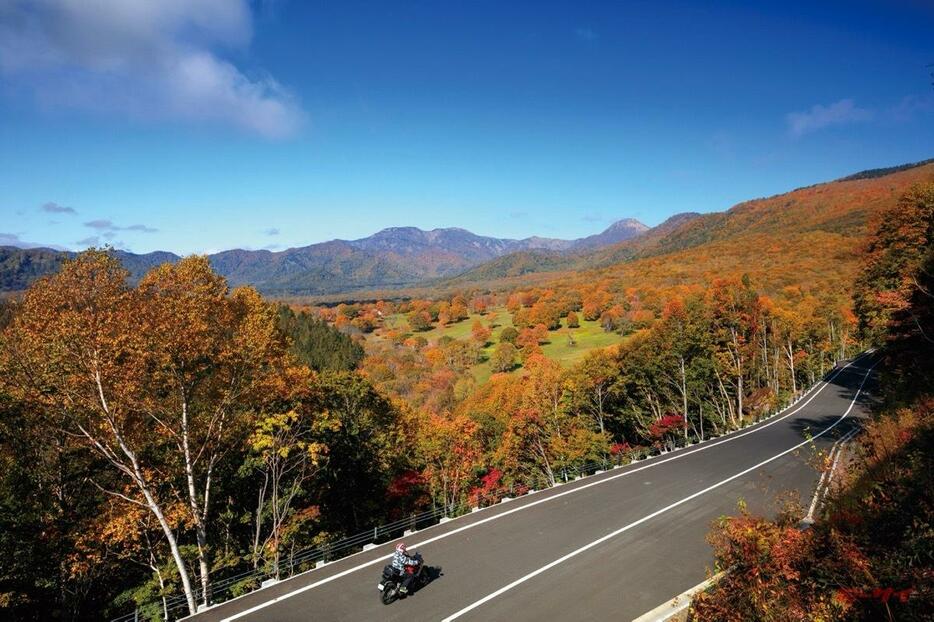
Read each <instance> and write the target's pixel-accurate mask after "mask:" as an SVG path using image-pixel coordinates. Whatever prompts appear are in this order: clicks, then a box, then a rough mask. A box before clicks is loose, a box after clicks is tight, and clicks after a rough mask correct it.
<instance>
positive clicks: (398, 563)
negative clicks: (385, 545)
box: [392, 551, 418, 572]
mask: <svg viewBox="0 0 934 622" xmlns="http://www.w3.org/2000/svg"><path fill="white" fill-rule="evenodd" d="M417 563H418V561H417V560H416V559H415V558H414V557H409V556H408V555H406V554H405V553H403V552H402V551H396V552H395V553H393V555H392V567H393V568H395V569H396V570H398V571H400V572H401V571H403V570H405V567H406V566H414V565H415V564H417Z"/></svg>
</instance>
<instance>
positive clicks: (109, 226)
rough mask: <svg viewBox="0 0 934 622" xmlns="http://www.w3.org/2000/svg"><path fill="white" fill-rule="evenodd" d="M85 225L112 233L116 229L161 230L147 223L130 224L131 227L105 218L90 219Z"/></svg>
mask: <svg viewBox="0 0 934 622" xmlns="http://www.w3.org/2000/svg"><path fill="white" fill-rule="evenodd" d="M84 226H85V227H89V228H91V229H97V230H98V231H106V232H108V233H111V232H114V231H141V232H143V233H156V232H157V231H159V230H158V229H155V228H153V227H148V226H146V225H130V226H129V227H118V226H117V225H115V224H114V223H113V222H112V221H110V220H104V219H101V220H90V221H88V222H86V223H84ZM104 235H105V236H106V235H107V234H106V233H105V234H104ZM111 237H113V236H111Z"/></svg>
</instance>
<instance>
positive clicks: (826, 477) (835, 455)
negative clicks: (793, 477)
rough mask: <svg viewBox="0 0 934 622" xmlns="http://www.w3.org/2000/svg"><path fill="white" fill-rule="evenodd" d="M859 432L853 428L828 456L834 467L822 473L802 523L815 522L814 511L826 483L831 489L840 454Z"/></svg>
mask: <svg viewBox="0 0 934 622" xmlns="http://www.w3.org/2000/svg"><path fill="white" fill-rule="evenodd" d="M858 431H859V429H858V428H853V429H852V430H850V431H849V432H847V433H846V434H844V435H843V436H841V437H840V438H838V439H837V442H835V443H834V444H833V447H831V448H830V454H829V455H828V458H830V459H831V460H832V466H831V467H830V469H829V470H827V471H824V472H823V473H821V476H820V480H818V482H817V487H816V488H815V489H814V498H813V499H811V506H810V507H809V508H808V513H807V516H805V517H804V519H803V520H802V521H801V522H802V523H808V524H810V523H813V522H814V511H815V510H816V509H817V502H818V501H819V500H820V498H821V491H822V490H824V488H825V481H826V486H827V487H829V486H830V480H831V479H832V478H833V472H834V470H835V469H836V468H837V460H838V459H839V458H840V453H841V452H842V451H843V446H844V445H845V444H846V443H847V441H849V440H850V439H851V438H853V437H854V436H856V433H857V432H858Z"/></svg>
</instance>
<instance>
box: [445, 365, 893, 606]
mask: <svg viewBox="0 0 934 622" xmlns="http://www.w3.org/2000/svg"><path fill="white" fill-rule="evenodd" d="M876 364H878V363H876ZM876 364H873V365H872V367H870V368H869V369H868V370H867V371H866V375H865V376H863V380H862V382H860V383H859V388H858V389H857V390H856V395H854V396H853V400H852V401H851V402H850V405H849V407H848V408H847V409H846V412H844V413H843V414H842V415H840V417H839V418H838V419H837V420H836V421H834V422H833V423H832V424H830V425H829V426H828V427H826V428H824V429H823V430H822V431H821V432H820V433H818V434H815V435H814V436H812V437H811V438H809V439H807V440H804V441H802V442H800V443H798V444H797V445H795V446H793V447H790V448H789V449H786V450H785V451H783V452H781V453H778V454H775V455H774V456H772V457H771V458H768V459H766V460H763V461H762V462H760V463H759V464H756V465H754V466H751V467H749V468H748V469H744V470H742V471H740V472H739V473H736V474H735V475H731V476H730V477H728V478H726V479H724V480H721V481H719V482H717V483H716V484H712V485H710V486H708V487H707V488H704V489H703V490H698V491H697V492H695V493H693V494H691V495H689V496H687V497H684V498H683V499H681V500H679V501H675V502H674V503H672V504H670V505H666V506H665V507H663V508H662V509H660V510H656V511H654V512H652V513H651V514H648V515H646V516H643V517H642V518H640V519H639V520H637V521H633V522H631V523H629V524H628V525H626V526H624V527H620V528H619V529H617V530H616V531H613V532H611V533H608V534H607V535H605V536H603V537H601V538H598V539H596V540H594V541H593V542H590V543H588V544H585V545H584V546H582V547H580V548H578V549H575V550H573V551H571V552H570V553H568V554H567V555H563V556H561V557H559V558H558V559H556V560H554V561H553V562H550V563H548V564H545V565H544V566H542V567H541V568H539V569H538V570H533V571H532V572H530V573H529V574H527V575H525V576H523V577H520V578H518V579H516V580H515V581H513V582H512V583H510V584H508V585H505V586H503V587H501V588H499V589H498V590H496V591H495V592H493V593H491V594H488V595H486V596H484V597H483V598H481V599H480V600H478V601H476V602H475V603H473V604H470V605H468V606H466V607H464V608H463V609H461V610H460V611H457V612H455V613H453V614H451V615H449V616H448V617H446V618H444V620H442V622H451V620H456V619H457V618H459V617H461V616H463V615H464V614H466V613H469V612H470V611H473V610H474V609H476V608H477V607H479V606H480V605H482V604H484V603H486V602H489V601H491V600H493V599H494V598H496V597H497V596H500V595H502V594H504V593H506V592H508V591H509V590H511V589H513V588H514V587H516V586H518V585H521V584H523V583H525V582H526V581H528V580H529V579H532V578H534V577H537V576H538V575H540V574H542V573H543V572H545V571H546V570H549V569H550V568H554V567H555V566H557V565H559V564H562V563H564V562H566V561H567V560H569V559H571V558H572V557H576V556H577V555H580V554H581V553H583V552H585V551H588V550H590V549H592V548H594V547H595V546H598V545H600V544H603V543H604V542H606V541H607V540H610V539H612V538H615V537H616V536H618V535H620V534H621V533H623V532H626V531H629V530H630V529H632V528H633V527H637V526H639V525H641V524H642V523H645V522H647V521H650V520H652V519H653V518H655V517H656V516H658V515H660V514H664V513H665V512H667V511H669V510H671V509H674V508H676V507H678V506H679V505H683V504H685V503H687V502H688V501H692V500H693V499H696V498H697V497H700V496H701V495H703V494H706V493H708V492H710V491H711V490H714V489H716V488H719V487H720V486H723V485H724V484H727V483H729V482H732V481H733V480H735V479H737V478H740V477H742V476H743V475H746V474H747V473H751V472H752V471H755V470H756V469H758V468H760V467H762V466H765V465H766V464H768V463H770V462H772V461H774V460H778V459H779V458H781V457H782V456H785V455H788V454H789V453H791V452H793V451H795V450H796V449H799V448H801V447H803V446H805V445H807V444H808V443H812V442H813V441H814V439H817V438H820V437H821V436H823V435H824V434H826V433H827V432H829V431H830V430H832V429H833V428H835V427H836V426H837V425H838V424H839V423H840V422H841V421H843V420H844V419H845V418H846V417H847V415H849V414H850V411H851V410H853V406H854V405H855V404H856V400H857V399H858V398H859V394H860V393H861V392H862V390H863V385H864V384H865V383H866V379H867V378H869V373H870V372H871V371H872V369H873V367H875V366H876Z"/></svg>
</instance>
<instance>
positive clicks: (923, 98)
mask: <svg viewBox="0 0 934 622" xmlns="http://www.w3.org/2000/svg"><path fill="white" fill-rule="evenodd" d="M931 112H934V95H906V96H905V97H903V98H902V99H901V101H899V102H898V103H897V104H895V105H894V106H892V107H891V108H889V109H888V111H887V117H888V118H889V119H891V120H892V121H896V122H899V123H904V122H906V121H912V120H914V118H915V117H916V116H918V115H919V114H922V115H923V114H928V113H931Z"/></svg>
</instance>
